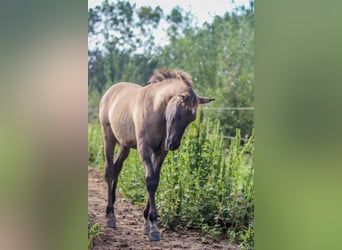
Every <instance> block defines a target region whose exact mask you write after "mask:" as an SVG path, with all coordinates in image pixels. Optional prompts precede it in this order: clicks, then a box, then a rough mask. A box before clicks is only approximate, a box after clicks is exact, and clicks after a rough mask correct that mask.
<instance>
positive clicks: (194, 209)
mask: <svg viewBox="0 0 342 250" xmlns="http://www.w3.org/2000/svg"><path fill="white" fill-rule="evenodd" d="M219 128H220V124H219V123H218V122H215V123H213V122H210V121H207V122H203V121H202V113H201V112H199V117H198V119H197V120H196V121H195V122H194V123H192V124H191V125H190V126H189V127H188V129H187V131H186V132H185V134H184V136H183V139H182V145H181V147H180V148H179V149H178V150H176V151H172V152H169V154H168V156H167V157H166V159H165V161H164V164H163V166H162V171H161V177H160V184H159V187H158V191H157V194H156V196H157V197H156V202H157V209H158V213H159V215H160V218H161V222H162V224H163V226H164V227H167V228H171V229H178V228H182V229H197V230H200V231H201V232H202V236H203V237H202V238H203V239H204V240H207V239H208V238H210V239H213V240H218V239H220V238H226V239H228V240H229V241H231V242H237V243H241V246H242V247H243V248H244V249H253V248H254V244H253V238H254V179H253V177H254V166H253V153H254V143H253V135H252V136H251V137H250V139H249V140H248V141H247V142H246V143H245V144H244V145H241V144H240V131H239V130H238V129H237V130H236V138H235V139H234V140H232V141H231V142H230V144H229V146H228V145H226V142H225V141H224V140H223V138H222V136H221V135H220V134H219ZM88 135H89V138H88V151H89V156H88V162H89V164H90V165H93V166H97V167H99V168H100V169H102V168H103V146H102V145H103V143H102V136H101V131H100V128H99V125H96V124H89V127H88ZM143 171H144V170H143V167H142V166H141V162H140V159H139V157H138V154H137V152H136V150H131V153H130V156H129V157H128V159H127V160H126V161H125V163H124V167H123V170H122V172H121V174H120V178H119V183H118V189H119V192H121V193H122V194H123V195H124V196H125V197H127V198H129V199H131V200H132V201H133V202H134V203H135V204H142V203H144V202H145V200H146V188H145V184H144V183H145V181H144V172H143Z"/></svg>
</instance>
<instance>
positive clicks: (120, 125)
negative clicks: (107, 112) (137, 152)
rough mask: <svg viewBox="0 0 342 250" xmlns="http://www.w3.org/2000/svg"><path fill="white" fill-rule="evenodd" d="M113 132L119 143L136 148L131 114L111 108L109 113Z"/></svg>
mask: <svg viewBox="0 0 342 250" xmlns="http://www.w3.org/2000/svg"><path fill="white" fill-rule="evenodd" d="M110 120H111V127H112V131H113V134H114V136H115V138H116V140H117V141H118V143H119V144H120V145H124V146H127V147H131V148H136V145H137V142H136V136H135V126H134V123H133V120H132V118H131V116H128V115H127V113H126V112H119V111H117V112H116V110H113V112H112V114H111V119H110Z"/></svg>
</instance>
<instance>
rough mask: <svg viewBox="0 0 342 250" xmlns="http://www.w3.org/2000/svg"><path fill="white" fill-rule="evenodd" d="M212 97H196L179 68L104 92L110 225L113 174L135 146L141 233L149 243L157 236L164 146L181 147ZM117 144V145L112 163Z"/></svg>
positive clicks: (102, 112) (115, 178)
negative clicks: (141, 179) (140, 172)
mask: <svg viewBox="0 0 342 250" xmlns="http://www.w3.org/2000/svg"><path fill="white" fill-rule="evenodd" d="M213 100H214V99H213V98H206V97H200V96H197V95H196V94H195V92H194V90H193V88H192V83H191V78H190V76H189V75H188V74H187V73H185V72H183V71H179V70H168V69H162V70H157V71H155V73H154V74H153V75H152V76H151V78H150V80H149V84H148V85H146V86H144V87H141V86H139V85H136V84H133V83H127V82H122V83H118V84H115V85H113V86H112V87H111V88H110V89H108V90H107V92H106V93H105V94H104V96H103V97H102V99H101V102H100V107H99V119H100V123H101V128H102V134H103V141H104V152H105V178H106V182H107V184H108V204H107V209H106V216H107V218H108V221H107V225H108V226H109V227H116V223H115V216H114V202H115V190H116V185H117V182H118V176H119V173H120V170H121V168H122V164H123V162H124V160H125V159H126V158H127V156H128V154H129V152H130V149H131V148H135V149H137V150H138V152H139V155H140V159H141V161H142V164H143V166H144V170H145V184H146V188H147V192H148V198H147V202H146V207H145V209H144V218H145V224H144V234H146V235H148V236H149V238H150V240H152V241H159V240H160V233H159V229H158V227H157V211H156V206H155V192H156V190H157V187H158V183H159V176H160V169H161V166H162V163H163V160H164V158H165V156H166V155H167V153H168V151H169V150H176V149H178V147H179V146H180V143H181V139H182V136H183V133H184V130H185V128H186V127H187V126H188V125H189V124H190V123H191V122H192V121H194V120H195V118H196V111H197V107H198V105H199V104H204V103H208V102H210V101H213ZM116 144H119V145H120V149H119V152H118V153H117V155H116V157H115V160H114V161H113V155H114V147H115V145H116ZM152 155H153V157H152Z"/></svg>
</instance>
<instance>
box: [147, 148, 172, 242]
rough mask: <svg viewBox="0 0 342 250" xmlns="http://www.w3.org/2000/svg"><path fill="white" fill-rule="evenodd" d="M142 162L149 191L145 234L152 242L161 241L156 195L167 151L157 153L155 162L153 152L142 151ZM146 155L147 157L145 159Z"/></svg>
mask: <svg viewBox="0 0 342 250" xmlns="http://www.w3.org/2000/svg"><path fill="white" fill-rule="evenodd" d="M144 152H145V154H142V155H141V156H142V161H143V165H144V168H145V182H146V188H147V191H148V198H147V202H146V207H145V210H144V218H145V225H144V234H148V235H149V238H150V240H151V241H159V240H160V232H159V229H158V226H157V209H156V205H155V193H156V191H157V188H158V184H159V177H160V168H161V165H162V163H163V160H164V158H165V156H166V154H167V151H164V150H160V151H158V152H155V153H154V154H155V157H154V161H153V162H152V161H151V155H152V153H151V151H150V150H145V151H144V150H142V153H144ZM143 155H145V157H143Z"/></svg>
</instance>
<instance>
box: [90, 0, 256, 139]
mask: <svg viewBox="0 0 342 250" xmlns="http://www.w3.org/2000/svg"><path fill="white" fill-rule="evenodd" d="M144 4H146V5H144ZM161 67H169V68H178V69H181V70H184V71H187V72H188V73H190V74H191V75H192V76H193V84H194V89H195V91H196V92H197V94H199V95H203V96H212V97H215V99H216V100H215V102H214V103H212V104H211V105H208V106H207V107H206V111H205V113H206V117H208V118H210V119H212V120H214V119H219V120H220V122H221V127H220V129H221V132H222V133H223V134H224V135H225V136H227V137H231V136H235V132H236V131H235V130H236V128H240V129H241V133H242V136H243V137H244V138H248V137H249V136H250V135H251V132H252V129H253V124H254V123H253V110H254V2H253V1H224V2H222V1H201V2H196V1H178V2H177V1H172V2H170V1H103V2H101V1H90V2H89V6H88V92H89V97H88V105H89V110H88V119H89V121H90V122H92V121H96V120H97V113H98V104H99V100H100V97H101V96H102V95H103V93H104V92H105V91H106V90H107V89H108V88H109V87H110V86H111V85H112V84H113V83H117V82H120V81H128V82H134V83H138V84H140V85H145V84H147V81H148V79H149V77H150V76H151V75H152V73H153V71H154V70H155V69H156V68H161Z"/></svg>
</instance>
